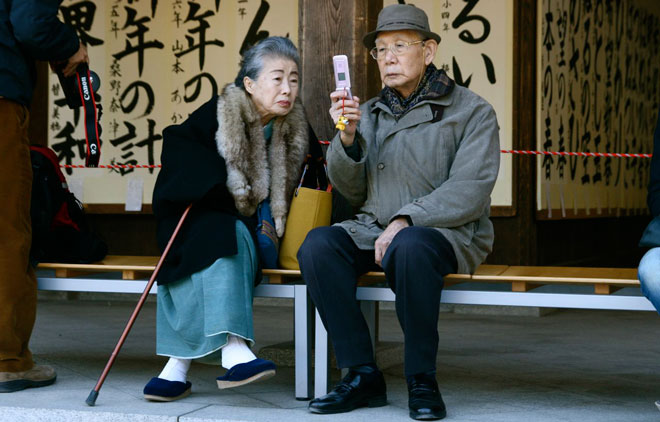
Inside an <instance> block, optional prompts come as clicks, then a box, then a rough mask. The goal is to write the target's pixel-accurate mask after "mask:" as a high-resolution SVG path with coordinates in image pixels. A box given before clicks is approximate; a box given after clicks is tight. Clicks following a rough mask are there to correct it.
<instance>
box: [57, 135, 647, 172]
mask: <svg viewBox="0 0 660 422" xmlns="http://www.w3.org/2000/svg"><path fill="white" fill-rule="evenodd" d="M319 143H320V144H322V145H330V141H319ZM500 152H501V153H502V154H519V155H569V156H573V157H616V158H651V157H652V156H653V154H623V153H618V152H569V151H526V150H516V149H503V150H500ZM161 167H162V166H161V165H160V164H153V165H145V164H143V165H139V164H137V165H132V164H102V165H99V166H97V167H96V168H102V169H155V168H161ZM60 168H66V169H84V168H88V167H85V166H84V165H82V164H60ZM90 168H93V167H90Z"/></svg>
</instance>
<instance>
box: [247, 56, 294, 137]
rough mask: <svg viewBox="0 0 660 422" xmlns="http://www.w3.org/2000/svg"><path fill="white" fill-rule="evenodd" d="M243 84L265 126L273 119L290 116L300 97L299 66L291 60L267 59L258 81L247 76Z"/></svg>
mask: <svg viewBox="0 0 660 422" xmlns="http://www.w3.org/2000/svg"><path fill="white" fill-rule="evenodd" d="M243 84H244V85H245V90H246V91H247V92H248V93H249V94H250V97H251V98H252V101H254V105H255V106H256V107H257V111H258V112H259V115H260V116H261V122H262V123H263V124H265V123H267V122H268V121H269V120H270V119H272V118H273V117H276V116H285V115H287V114H289V112H290V111H291V109H292V108H293V103H294V102H295V101H296V97H297V96H298V66H296V63H295V62H294V61H292V60H289V59H285V58H281V57H270V58H268V57H267V58H265V59H264V64H263V68H262V69H261V73H260V74H259V77H258V78H257V80H256V81H254V80H252V79H250V78H248V77H247V76H246V77H245V79H244V80H243Z"/></svg>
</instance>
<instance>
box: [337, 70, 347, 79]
mask: <svg viewBox="0 0 660 422" xmlns="http://www.w3.org/2000/svg"><path fill="white" fill-rule="evenodd" d="M337 77H338V78H339V80H340V81H345V80H346V74H345V73H343V72H342V73H338V74H337Z"/></svg>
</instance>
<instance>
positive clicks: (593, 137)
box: [537, 0, 660, 218]
mask: <svg viewBox="0 0 660 422" xmlns="http://www.w3.org/2000/svg"><path fill="white" fill-rule="evenodd" d="M538 1H539V3H538V5H539V6H538V19H539V23H538V53H539V57H538V61H537V63H538V82H539V83H538V97H537V98H538V102H539V104H538V107H537V113H538V116H537V117H538V118H537V127H538V133H537V144H538V145H537V148H538V149H539V150H547V151H571V152H602V153H651V152H652V149H653V130H654V127H655V122H656V116H657V113H658V106H659V102H660V59H659V57H660V39H659V30H658V28H660V3H658V2H657V1H649V0H625V1H622V0H610V1H603V0H598V1H582V0H538ZM649 165H650V160H649V159H647V158H612V157H603V158H601V157H576V156H571V157H567V156H543V158H540V159H538V172H537V174H538V181H537V182H538V188H537V193H538V195H537V201H538V207H537V209H538V210H540V212H539V217H541V218H575V217H599V216H620V215H635V214H641V213H646V210H647V207H646V193H647V185H648V181H649Z"/></svg>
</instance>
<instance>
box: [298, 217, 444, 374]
mask: <svg viewBox="0 0 660 422" xmlns="http://www.w3.org/2000/svg"><path fill="white" fill-rule="evenodd" d="M298 262H299V263H300V270H301V272H302V276H303V278H304V280H305V283H306V284H307V288H308V291H309V294H310V296H311V298H312V301H313V302H314V304H315V305H316V308H317V309H318V311H319V314H320V315H321V319H322V320H323V324H324V325H325V328H326V330H327V331H328V334H329V336H330V340H331V342H332V345H333V347H334V349H335V355H336V357H337V366H338V367H339V368H349V367H352V366H356V365H362V364H367V363H374V351H373V348H372V345H371V339H370V336H369V330H368V328H367V323H366V321H365V319H364V316H363V315H362V312H361V311H360V305H359V303H358V301H357V300H356V299H355V293H356V288H357V279H358V277H359V276H360V275H362V274H364V273H366V272H368V271H374V270H375V271H379V270H380V268H379V267H378V266H377V265H376V264H375V262H374V250H362V249H358V247H357V246H356V245H355V243H354V242H353V240H352V239H351V237H350V236H349V235H348V233H346V231H345V230H344V229H343V228H341V227H336V226H333V227H319V228H317V229H314V230H312V231H311V232H310V233H309V234H308V235H307V238H306V239H305V242H303V244H302V246H301V247H300V250H299V251H298ZM382 267H383V268H382V269H383V271H384V272H385V276H386V279H387V282H388V284H389V286H390V288H391V289H392V290H393V291H394V293H395V296H396V314H397V317H398V319H399V323H400V324H401V328H402V329H403V333H404V337H405V352H404V359H405V375H406V376H408V375H414V374H419V373H422V372H432V371H435V360H436V354H437V351H438V329H437V325H438V313H439V310H440V294H441V293H442V287H443V283H444V282H443V277H444V276H445V275H447V274H449V273H453V272H456V268H457V263H456V255H455V254H454V250H453V248H452V246H451V244H450V243H449V241H448V240H447V239H446V238H445V237H444V236H443V235H442V234H441V233H440V232H439V231H437V230H435V229H431V228H426V227H407V228H405V229H403V230H401V231H400V232H399V233H398V234H397V235H396V236H395V237H394V239H393V240H392V243H391V244H390V246H389V247H388V248H387V251H386V253H385V256H384V257H383V261H382Z"/></svg>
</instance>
